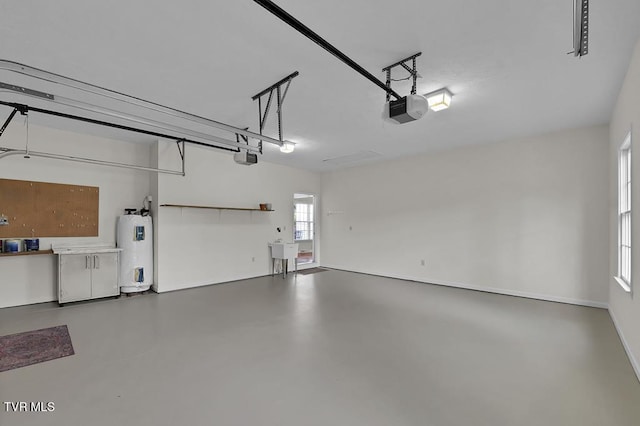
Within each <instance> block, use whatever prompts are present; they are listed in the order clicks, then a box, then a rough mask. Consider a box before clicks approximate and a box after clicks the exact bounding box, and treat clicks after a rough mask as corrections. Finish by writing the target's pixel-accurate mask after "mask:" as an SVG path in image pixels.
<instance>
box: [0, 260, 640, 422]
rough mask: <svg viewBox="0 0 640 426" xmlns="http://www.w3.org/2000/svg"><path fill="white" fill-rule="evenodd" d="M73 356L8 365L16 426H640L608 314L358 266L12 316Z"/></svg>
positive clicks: (1, 326)
mask: <svg viewBox="0 0 640 426" xmlns="http://www.w3.org/2000/svg"><path fill="white" fill-rule="evenodd" d="M62 324H67V325H68V327H69V332H70V334H71V338H72V341H73V345H74V348H75V352H76V353H75V355H73V356H69V357H66V358H61V359H57V360H53V361H48V362H44V363H41V364H37V365H32V366H28V367H24V368H19V369H15V370H11V371H7V372H3V373H0V398H1V399H2V401H46V402H48V401H52V402H54V403H55V411H53V412H49V413H11V412H6V411H5V410H4V406H2V407H0V408H2V411H0V424H2V425H3V426H13V425H21V426H22V425H65V426H66V425H95V426H97V425H138V426H143V425H154V426H157V425H178V424H183V425H243V426H246V425H279V426H285V425H291V426H293V425H295V426H300V425H305V426H308V425H322V426H327V425H332V426H336V425H349V426H354V425H367V426H373V425H385V426H389V425H434V426H445V425H450V426H454V425H455V426H462V425H473V426H485V425H486V426H500V425H509V426H513V425H522V426H525V425H532V426H533V425H535V426H539V425H563V426H569V425H579V426H589V425H594V426H595V425H598V426H602V425H611V426H623V425H629V426H632V425H633V426H637V425H638V424H640V383H639V382H638V380H637V378H636V377H635V375H634V373H633V370H632V367H631V365H630V363H629V360H628V359H627V357H626V355H625V353H624V349H623V347H622V344H621V343H620V340H619V338H618V336H617V334H616V332H615V329H614V326H613V323H612V321H611V319H610V317H609V314H608V313H607V311H606V310H602V309H595V308H586V307H579V306H572V305H564V304H559V303H550V302H542V301H536V300H528V299H522V298H516V297H509V296H501V295H495V294H487V293H481V292H475V291H468V290H461V289H455V288H447V287H440V286H435V285H426V284H418V283H412V282H406V281H401V280H394V279H388V278H381V277H373V276H368V275H361V274H355V273H349V272H342V271H327V272H322V273H317V274H312V275H306V276H304V275H298V276H297V277H296V276H294V275H289V276H288V277H287V279H286V280H283V279H282V277H281V276H276V277H270V276H269V277H261V278H256V279H251V280H245V281H238V282H234V283H229V284H224V285H215V286H209V287H202V288H198V289H191V290H184V291H179V292H174V293H166V294H160V295H156V294H151V295H146V296H138V297H132V298H121V299H119V300H104V301H98V302H91V303H81V304H72V305H69V306H65V307H64V308H58V307H57V305H54V304H42V305H33V306H28V307H20V308H7V309H1V310H0V335H5V334H11V333H17V332H21V331H28V330H34V329H38V328H44V327H50V326H54V325H62Z"/></svg>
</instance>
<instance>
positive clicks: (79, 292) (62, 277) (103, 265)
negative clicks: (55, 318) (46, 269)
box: [57, 249, 120, 305]
mask: <svg viewBox="0 0 640 426" xmlns="http://www.w3.org/2000/svg"><path fill="white" fill-rule="evenodd" d="M57 254H58V303H59V304H60V305H62V304H63V303H67V302H75V301H78V300H87V299H96V298H99V297H110V296H118V295H119V294H120V288H119V286H118V260H119V259H118V256H119V251H118V250H117V249H114V250H111V251H101V252H89V251H84V252H77V251H74V250H67V251H66V252H60V251H58V252H57Z"/></svg>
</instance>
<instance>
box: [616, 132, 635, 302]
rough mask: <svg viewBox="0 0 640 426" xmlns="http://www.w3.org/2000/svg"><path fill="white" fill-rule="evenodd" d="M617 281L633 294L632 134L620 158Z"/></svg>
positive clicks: (627, 139)
mask: <svg viewBox="0 0 640 426" xmlns="http://www.w3.org/2000/svg"><path fill="white" fill-rule="evenodd" d="M615 279H616V281H618V283H619V284H620V285H621V286H622V288H623V289H624V290H625V291H627V292H631V133H629V134H628V135H627V137H626V138H625V140H624V142H623V143H622V146H620V153H619V156H618V275H617V276H616V277H615Z"/></svg>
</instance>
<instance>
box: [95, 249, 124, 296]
mask: <svg viewBox="0 0 640 426" xmlns="http://www.w3.org/2000/svg"><path fill="white" fill-rule="evenodd" d="M91 262H92V265H93V269H92V270H91V272H92V277H91V297H92V298H96V297H107V296H116V295H118V294H119V293H120V289H119V288H118V253H101V254H92V255H91Z"/></svg>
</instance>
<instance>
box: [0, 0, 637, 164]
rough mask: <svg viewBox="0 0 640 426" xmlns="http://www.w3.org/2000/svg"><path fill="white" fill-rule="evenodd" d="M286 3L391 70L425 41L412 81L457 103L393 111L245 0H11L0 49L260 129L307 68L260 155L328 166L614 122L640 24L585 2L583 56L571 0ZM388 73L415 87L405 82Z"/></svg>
mask: <svg viewBox="0 0 640 426" xmlns="http://www.w3.org/2000/svg"><path fill="white" fill-rule="evenodd" d="M276 3H277V4H278V5H279V6H280V7H282V8H283V9H285V10H286V11H288V12H289V13H290V14H292V15H293V16H295V17H296V18H297V19H299V20H300V21H302V22H303V23H304V24H305V25H307V26H308V27H310V28H311V29H312V30H314V31H315V32H317V33H318V34H319V35H320V36H322V37H324V38H325V39H326V40H327V41H329V42H330V43H332V44H334V45H335V46H336V47H337V48H338V49H340V50H341V51H342V52H344V53H345V54H347V55H348V56H350V57H351V58H352V59H353V60H355V61H356V62H358V63H359V64H360V65H362V66H363V67H364V68H366V69H367V70H368V71H370V72H371V73H372V74H374V75H376V76H377V77H379V78H380V79H381V80H383V79H384V74H383V73H382V72H381V69H382V68H383V67H385V66H387V65H389V64H391V63H394V62H396V61H398V60H400V59H403V58H405V57H406V56H409V55H411V54H413V53H416V52H420V51H421V52H422V56H421V57H419V58H418V71H419V72H420V74H421V75H422V76H423V78H422V79H420V80H418V93H426V92H430V91H432V90H435V89H438V88H441V87H444V86H446V87H448V88H449V89H450V90H451V91H452V92H453V94H454V99H453V105H452V108H450V109H449V110H446V111H442V112H439V113H434V112H429V113H428V114H427V116H425V117H424V118H423V119H422V120H419V121H416V122H413V123H408V124H404V125H393V124H389V123H387V122H384V121H383V120H382V119H381V111H382V107H383V103H384V100H385V93H384V91H382V90H381V89H380V88H378V87H377V86H375V85H374V84H372V83H371V82H370V81H368V80H366V79H365V78H363V77H362V76H361V75H359V74H357V73H356V72H355V71H353V70H352V69H350V68H348V67H347V66H346V65H345V64H343V63H342V62H340V61H338V60H337V59H336V58H335V57H333V56H331V55H330V54H329V53H328V52H326V51H325V50H323V49H321V48H320V47H319V46H317V45H316V44H314V43H313V42H311V41H310V40H308V39H306V38H304V37H303V36H302V35H300V34H299V33H297V32H296V31H294V30H293V29H291V28H290V27H288V26H287V25H286V24H284V23H283V22H281V21H280V20H278V19H277V18H275V17H274V16H272V15H271V14H270V13H268V12H267V11H266V10H265V9H263V8H262V7H261V6H259V5H258V4H256V3H255V2H253V1H250V0H243V1H240V0H236V1H211V0H207V1H205V0H200V1H185V2H176V1H155V2H150V1H132V0H127V1H125V0H112V1H108V2H87V1H80V0H59V1H47V0H40V1H21V2H18V1H12V2H9V1H3V2H1V3H0V40H2V43H1V44H0V58H2V59H7V60H12V61H17V62H21V63H25V64H28V65H31V66H34V67H38V68H42V69H45V70H47V71H52V72H55V73H58V74H62V75H65V76H68V77H73V78H76V79H79V80H82V81H86V82H90V83H93V84H97V85H100V86H103V87H107V88H110V89H113V90H117V91H121V92H124V93H127V94H130V95H134V96H137V97H141V98H144V99H148V100H151V101H154V102H158V103H162V104H165V105H168V106H171V107H175V108H179V109H182V110H185V111H188V112H192V113H195V114H198V115H202V116H205V117H209V118H212V119H215V120H218V121H222V122H225V123H228V124H232V125H235V126H238V127H247V126H248V127H250V129H251V130H253V131H256V130H257V127H258V111H257V105H256V104H255V103H254V102H253V101H252V100H251V96H252V95H254V94H256V93H257V92H259V91H261V90H262V89H264V88H266V87H267V86H269V85H271V84H272V83H275V82H276V81H278V80H279V79H281V78H283V77H285V76H286V75H288V74H290V73H291V72H293V71H299V72H300V76H299V77H297V78H295V79H294V80H293V82H292V84H291V88H290V90H289V93H288V95H287V98H286V102H285V104H284V119H283V128H284V137H285V139H290V140H293V141H296V142H297V143H298V146H297V147H296V151H295V152H294V153H293V154H282V153H280V152H279V151H278V149H277V147H275V146H272V145H268V146H267V147H266V150H265V151H266V152H265V155H264V157H263V160H265V161H271V162H277V163H282V164H288V165H292V166H296V167H303V168H307V169H311V170H328V169H333V168H337V167H347V166H349V165H351V164H354V163H353V162H352V163H349V162H346V163H345V162H344V161H334V162H330V163H325V162H323V160H324V159H328V158H336V157H342V156H352V158H356V159H357V158H365V160H362V161H380V160H384V159H389V158H395V157H400V156H408V155H414V154H416V153H424V152H429V151H434V150H442V149H448V148H452V147H458V146H463V145H471V144H479V143H487V142H492V141H499V140H504V139H508V138H516V137H524V136H529V135H533V134H539V133H545V132H550V131H555V130H560V129H565V128H574V127H580V126H587V125H595V124H602V123H607V122H608V121H609V117H610V114H611V110H612V107H613V105H614V102H615V99H616V96H617V93H618V90H619V88H620V85H621V83H622V79H623V78H624V73H625V71H626V69H627V66H628V63H629V59H630V55H631V52H632V50H633V47H634V46H635V43H636V41H637V40H638V38H639V37H640V25H638V21H639V20H640V1H638V0H607V1H604V0H600V1H598V0H592V1H591V2H590V7H591V9H590V44H589V54H588V55H587V56H585V57H583V58H581V59H578V58H574V57H573V55H567V52H568V51H570V50H572V0H540V1H530V0H529V1H524V0H511V1H510V0H484V1H469V0H464V1H463V0H448V1H431V0H402V1H391V0H387V1H379V0H375V1H374V0H350V1H344V0H342V1H339V0H323V1H310V0H276ZM404 76H405V75H403V74H402V73H401V72H399V71H398V74H397V75H396V74H394V78H397V77H404ZM3 78H4V77H3ZM0 81H1V80H0ZM6 82H8V83H11V82H10V81H6ZM393 88H394V90H396V91H398V92H400V93H401V94H407V93H408V92H409V89H410V83H409V82H405V83H398V84H394V85H393ZM0 99H2V96H1V95H0ZM0 112H1V113H2V117H0V119H2V120H4V118H3V117H4V116H5V112H6V113H7V114H8V112H9V110H8V108H3V109H0ZM274 118H275V115H274V114H273V113H272V114H271V117H270V119H271V120H272V122H273V120H274ZM34 119H35V117H34ZM71 125H72V123H70V122H68V121H60V122H59V123H57V124H56V126H58V127H61V128H65V126H71ZM266 134H267V135H269V136H276V132H275V127H274V126H272V125H271V126H269V127H268V129H267V131H266ZM0 145H1V141H0ZM363 152H365V154H364V155H362V153H363ZM367 152H374V153H377V154H380V155H367V154H366V153H367ZM367 158H368V159H367ZM358 164H360V163H358Z"/></svg>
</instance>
